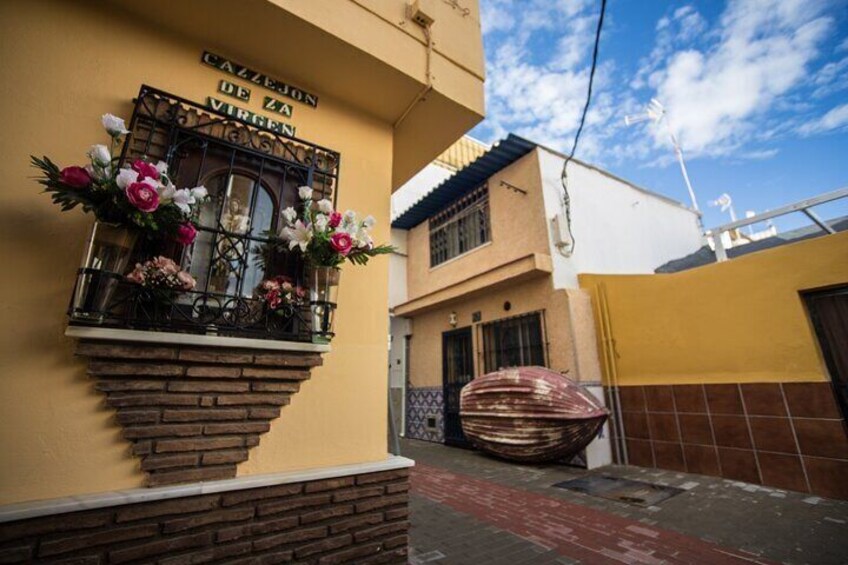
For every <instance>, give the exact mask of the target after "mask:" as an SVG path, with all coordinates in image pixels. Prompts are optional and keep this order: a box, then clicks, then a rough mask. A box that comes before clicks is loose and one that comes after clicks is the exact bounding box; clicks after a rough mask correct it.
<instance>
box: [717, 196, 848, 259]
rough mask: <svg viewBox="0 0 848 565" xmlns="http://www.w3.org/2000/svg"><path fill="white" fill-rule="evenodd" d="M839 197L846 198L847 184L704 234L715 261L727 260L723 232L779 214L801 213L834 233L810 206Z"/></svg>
mask: <svg viewBox="0 0 848 565" xmlns="http://www.w3.org/2000/svg"><path fill="white" fill-rule="evenodd" d="M840 198H848V186H846V187H843V188H840V189H837V190H834V191H832V192H826V193H824V194H820V195H818V196H814V197H813V198H807V199H805V200H801V201H799V202H796V203H794V204H789V205H787V206H781V207H780V208H775V209H774V210H769V211H768V212H763V213H762V214H757V215H755V216H751V217H750V218H745V219H743V220H736V221H735V222H730V223H727V224H724V225H721V226H718V227H717V228H713V229H711V230H707V232H706V235H707V236H708V237H711V238H712V240H713V243H714V245H715V257H716V261H719V262H721V261H727V250H726V249H725V247H724V242H723V241H722V235H723V234H724V233H726V232H730V231H734V230H738V229H739V228H742V227H745V226H750V225H752V224H758V223H760V222H764V221H766V220H770V219H772V218H777V217H779V216H785V215H787V214H793V213H802V214H804V215H805V216H807V217H808V218H809V219H810V220H812V221H813V223H815V224H816V225H817V226H818V227H819V228H821V229H822V231H824V232H825V233H828V234H831V233H835V230H834V229H833V228H832V227H831V226H830V225H828V223H827V222H826V221H825V220H823V219H821V217H819V215H818V214H816V213H815V212H813V211H812V210H811V208H812V207H814V206H819V205H820V204H826V203H828V202H833V201H834V200H839V199H840Z"/></svg>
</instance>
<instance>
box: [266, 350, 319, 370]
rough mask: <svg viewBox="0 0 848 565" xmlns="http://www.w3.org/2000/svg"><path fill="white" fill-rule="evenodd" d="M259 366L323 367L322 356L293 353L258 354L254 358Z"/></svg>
mask: <svg viewBox="0 0 848 565" xmlns="http://www.w3.org/2000/svg"><path fill="white" fill-rule="evenodd" d="M253 362H254V363H255V364H257V365H268V366H272V367H317V366H319V365H321V363H322V361H321V356H320V355H317V354H308V355H295V354H291V353H257V354H256V355H254V357H253Z"/></svg>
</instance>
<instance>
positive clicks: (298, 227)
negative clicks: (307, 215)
mask: <svg viewBox="0 0 848 565" xmlns="http://www.w3.org/2000/svg"><path fill="white" fill-rule="evenodd" d="M283 237H285V238H286V239H288V240H289V249H294V248H295V247H300V251H301V253H306V248H307V247H308V246H309V242H310V241H312V226H311V225H309V224H304V223H303V222H301V221H300V220H298V221H296V222H295V223H294V227H293V228H286V229H284V230H283Z"/></svg>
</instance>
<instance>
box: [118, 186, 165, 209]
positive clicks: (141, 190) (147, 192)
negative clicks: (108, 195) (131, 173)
mask: <svg viewBox="0 0 848 565" xmlns="http://www.w3.org/2000/svg"><path fill="white" fill-rule="evenodd" d="M125 193H126V195H127V200H129V201H130V204H132V205H133V206H135V207H136V208H138V209H139V210H141V211H142V212H153V211H155V210H156V208H158V207H159V194H158V193H157V192H156V189H154V188H153V187H152V186H150V185H149V184H147V183H146V182H134V183H131V184H128V185H127V188H126V190H125Z"/></svg>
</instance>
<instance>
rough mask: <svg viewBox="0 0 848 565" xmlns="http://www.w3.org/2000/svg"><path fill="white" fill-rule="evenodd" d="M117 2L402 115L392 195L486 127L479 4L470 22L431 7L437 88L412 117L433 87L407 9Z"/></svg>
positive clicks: (343, 97) (323, 88) (301, 82)
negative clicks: (473, 131) (453, 146)
mask: <svg viewBox="0 0 848 565" xmlns="http://www.w3.org/2000/svg"><path fill="white" fill-rule="evenodd" d="M110 1H111V3H112V4H113V5H114V6H117V7H118V8H119V9H121V10H123V11H125V12H126V13H128V14H130V15H131V16H132V17H133V18H135V19H138V20H142V21H147V22H149V23H151V24H153V25H154V26H156V28H157V29H160V30H164V31H166V32H170V33H174V34H176V35H178V36H180V37H184V38H187V39H190V40H192V41H195V42H198V43H199V44H200V45H202V46H203V47H204V48H205V49H208V50H209V51H212V52H215V53H218V54H220V55H222V56H224V57H227V58H230V59H232V60H234V61H236V62H238V63H241V64H243V65H246V66H249V67H251V68H255V69H256V70H257V71H260V72H263V73H266V74H268V75H270V76H272V77H279V78H280V79H281V80H285V81H287V82H289V83H291V84H292V85H295V86H297V87H299V88H302V89H305V90H306V91H310V92H313V93H316V94H318V95H319V97H321V96H328V97H332V98H334V99H336V100H339V101H341V102H343V103H344V104H346V105H349V106H350V107H352V108H354V109H356V110H359V111H362V112H364V113H365V114H367V115H369V116H372V117H375V118H377V119H379V120H380V121H382V122H385V123H387V124H389V125H390V126H394V124H395V123H396V122H398V120H400V119H401V118H402V117H403V120H402V122H401V123H400V124H399V125H398V126H397V127H396V128H395V132H394V153H393V160H392V162H393V165H392V166H393V170H392V189H393V190H396V189H397V188H399V187H400V186H401V185H402V184H403V183H404V182H406V181H407V180H408V179H409V178H411V177H412V176H413V175H414V174H415V173H416V172H418V171H419V170H420V169H421V168H423V167H424V166H425V165H426V164H427V163H429V162H431V161H432V160H433V159H435V158H436V157H437V156H438V155H439V154H440V153H442V152H443V151H444V150H445V149H447V148H448V147H449V146H450V145H451V143H453V142H454V141H456V140H457V139H458V138H459V137H461V136H462V135H463V134H464V133H465V132H466V131H468V130H469V129H471V128H472V127H474V125H475V124H477V123H478V122H480V121H481V120H482V119H483V115H484V104H483V80H484V70H483V68H484V66H483V55H482V38H481V32H480V26H479V17H478V11H477V4H476V2H472V3H471V5H472V6H473V8H474V10H473V11H472V12H471V13H470V14H469V13H466V14H465V15H464V16H463V15H461V14H457V13H455V10H453V9H452V8H451V6H450V5H448V4H445V5H442V3H441V2H439V3H434V4H433V6H434V9H436V10H437V11H438V12H437V13H438V16H437V19H436V22H435V23H434V24H433V36H434V48H433V52H432V59H431V61H432V62H431V76H432V77H433V79H432V87H433V88H432V90H430V91H429V92H428V93H427V95H426V96H424V97H423V99H422V100H421V101H420V102H418V103H416V104H414V106H413V108H412V110H410V111H408V108H409V107H410V106H411V105H412V104H413V102H415V101H416V100H417V99H418V98H419V96H420V95H421V93H422V91H423V90H424V87H425V86H426V83H427V79H426V70H427V69H426V67H427V66H426V60H427V43H426V41H425V40H424V35H423V32H422V30H421V28H418V27H417V26H415V24H413V23H412V22H410V21H408V20H406V15H405V3H404V2H371V1H367V0H358V1H352V0H337V1H333V2H330V3H328V2H321V1H315V0H310V1H309V2H302V1H295V0H239V1H238V2H234V1H233V2H228V1H223V0H217V1H208V0H180V1H177V2H175V1H173V0H147V1H146V2H136V1H133V0H110ZM395 12H397V13H395ZM469 15H470V16H473V17H469ZM457 18H459V19H457ZM200 55H201V53H198V55H197V56H198V62H199V60H200ZM127 64H131V62H130V61H128V62H127ZM154 86H155V85H154ZM319 107H320V103H319Z"/></svg>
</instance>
